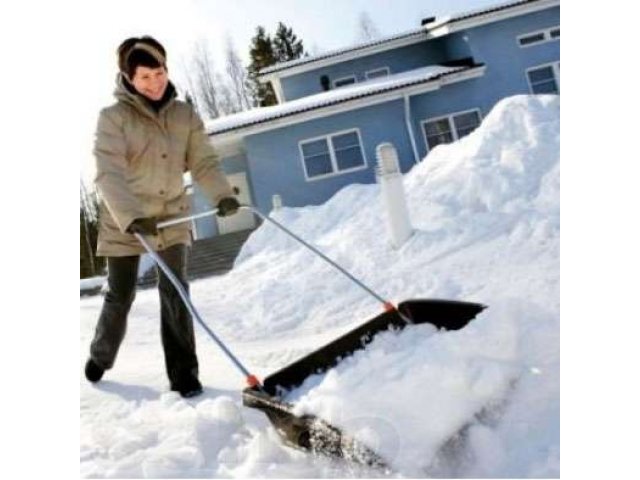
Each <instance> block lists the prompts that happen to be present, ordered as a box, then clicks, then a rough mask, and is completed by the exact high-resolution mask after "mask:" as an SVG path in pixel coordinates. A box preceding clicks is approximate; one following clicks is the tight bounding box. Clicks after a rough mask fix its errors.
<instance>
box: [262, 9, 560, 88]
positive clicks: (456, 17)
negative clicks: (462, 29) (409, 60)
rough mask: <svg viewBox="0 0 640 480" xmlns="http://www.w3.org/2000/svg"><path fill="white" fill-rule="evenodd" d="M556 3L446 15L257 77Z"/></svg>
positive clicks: (286, 64) (277, 67) (274, 67)
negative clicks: (454, 26)
mask: <svg viewBox="0 0 640 480" xmlns="http://www.w3.org/2000/svg"><path fill="white" fill-rule="evenodd" d="M559 3H560V2H559V0H517V1H510V2H506V3H499V4H495V5H493V6H489V7H485V8H481V9H476V10H468V11H466V12H462V13H457V14H453V15H448V16H445V17H442V18H439V19H438V18H436V19H435V20H434V21H432V22H430V23H427V24H426V25H424V26H423V27H420V28H418V29H415V30H410V31H407V32H404V33H400V34H396V35H393V36H390V37H384V38H381V39H378V40H376V41H373V42H367V43H362V44H358V45H353V46H350V47H347V48H341V49H338V50H332V51H329V52H326V53H323V54H320V55H316V56H313V57H304V58H299V59H297V60H291V61H289V62H282V63H278V64H275V65H272V66H270V67H267V68H265V69H263V70H262V71H261V72H260V74H259V75H258V76H259V77H265V76H270V77H271V76H273V74H274V73H277V72H284V71H286V70H289V69H292V68H294V67H300V66H302V65H307V64H312V63H316V62H320V61H323V60H327V59H331V58H334V57H335V58H336V60H338V57H342V56H344V55H348V54H352V53H355V52H358V51H361V50H367V49H369V50H370V49H371V48H375V47H382V46H385V45H386V44H389V43H394V42H398V41H408V40H411V39H415V40H416V41H420V40H424V39H426V38H429V37H430V33H432V32H433V31H435V30H436V29H438V30H440V29H441V28H442V27H451V26H453V25H455V24H456V23H461V22H465V21H468V20H470V19H477V20H479V21H481V22H482V21H487V22H489V21H491V20H492V16H491V15H492V14H495V13H499V12H503V11H506V10H511V9H513V10H520V9H522V7H530V6H535V5H536V4H540V5H541V6H544V7H545V8H546V7H547V6H550V5H553V4H559ZM547 4H549V5H547ZM482 17H485V18H484V19H483V18H482ZM436 36H437V35H436Z"/></svg>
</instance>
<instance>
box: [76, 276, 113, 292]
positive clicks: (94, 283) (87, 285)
mask: <svg viewBox="0 0 640 480" xmlns="http://www.w3.org/2000/svg"><path fill="white" fill-rule="evenodd" d="M106 281H107V277H104V276H101V277H90V278H81V279H80V291H83V290H91V289H94V288H99V287H102V285H104V283H105V282H106Z"/></svg>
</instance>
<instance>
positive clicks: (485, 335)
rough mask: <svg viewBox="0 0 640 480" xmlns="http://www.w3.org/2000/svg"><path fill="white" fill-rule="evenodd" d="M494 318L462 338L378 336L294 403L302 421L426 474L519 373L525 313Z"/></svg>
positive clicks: (484, 318) (417, 330)
mask: <svg viewBox="0 0 640 480" xmlns="http://www.w3.org/2000/svg"><path fill="white" fill-rule="evenodd" d="M492 310H493V312H492V313H491V314H488V313H483V314H481V315H480V316H479V317H478V319H477V320H476V321H474V322H472V323H471V324H470V325H469V326H468V327H466V328H465V329H463V330H460V331H454V332H446V333H434V330H435V328H434V327H433V326H428V325H419V326H415V327H410V328H407V329H406V330H405V331H404V332H402V333H400V334H398V333H394V332H386V333H384V334H380V335H379V336H377V337H376V339H375V340H374V341H373V343H372V344H371V346H370V347H368V348H367V349H366V350H365V351H360V352H358V353H356V354H355V355H353V356H352V357H350V358H348V359H347V360H345V361H344V362H343V363H341V364H340V365H339V366H338V367H337V368H335V369H333V370H331V371H330V372H328V373H327V374H326V376H324V378H322V380H320V379H319V378H317V377H318V376H314V377H311V378H309V379H308V380H307V381H306V382H305V384H303V385H302V387H301V388H300V389H298V390H297V391H295V392H294V393H293V394H292V395H291V396H290V397H289V398H288V400H290V401H294V402H296V413H298V414H303V413H313V414H315V415H318V416H319V417H321V418H323V419H326V420H327V421H329V422H330V423H332V424H334V425H336V426H340V427H342V428H343V429H344V431H346V432H349V433H350V434H351V435H354V436H355V437H356V438H357V439H358V440H360V441H361V442H362V443H364V444H365V445H367V446H368V447H370V448H372V449H373V450H374V451H376V452H377V453H378V454H380V455H381V456H382V457H383V458H384V459H385V460H386V461H387V462H388V463H391V465H392V466H393V467H394V469H395V470H398V471H401V472H403V473H405V474H410V475H418V476H419V475H421V474H424V472H425V471H426V469H428V468H429V467H430V466H431V464H432V462H433V460H434V458H435V456H436V454H437V453H438V451H439V449H440V448H441V447H442V446H443V445H444V444H445V443H446V442H447V441H448V440H449V439H450V438H451V437H452V436H454V435H455V434H456V433H457V432H458V431H459V430H461V429H462V428H463V427H465V426H466V425H467V424H468V423H469V422H471V421H472V420H473V419H474V416H476V415H479V414H481V413H483V411H484V410H487V409H490V408H492V407H497V406H499V405H500V404H501V402H502V401H503V400H504V398H505V397H506V395H507V393H508V390H509V388H511V387H512V386H513V382H514V381H515V379H516V378H517V375H518V374H519V373H520V371H521V366H520V365H519V362H518V351H517V350H518V349H517V335H516V325H515V322H516V318H517V316H518V315H520V314H521V313H520V312H519V311H518V309H517V308H515V307H513V306H512V307H510V308H502V309H501V310H502V311H500V312H496V311H495V307H492ZM514 317H516V318H514ZM429 330H431V331H429ZM307 390H308V391H307ZM399 398H401V399H402V400H401V401H400V402H399V401H398V399H399ZM381 425H384V426H385V428H386V430H389V431H390V432H387V431H385V430H381ZM354 427H355V428H354ZM383 433H384V440H383V438H381V436H382V434H383ZM390 433H391V434H390Z"/></svg>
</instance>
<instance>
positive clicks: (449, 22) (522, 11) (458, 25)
mask: <svg viewBox="0 0 640 480" xmlns="http://www.w3.org/2000/svg"><path fill="white" fill-rule="evenodd" d="M505 5H508V4H505ZM558 5H560V0H540V1H538V2H535V3H526V4H522V5H514V6H513V7H511V8H509V9H505V10H499V11H497V12H488V13H486V14H480V15H478V16H474V17H472V18H467V19H460V17H464V16H466V15H473V14H474V12H467V13H462V14H459V15H455V16H450V17H445V18H442V19H439V20H436V21H434V22H431V23H428V24H426V25H425V28H426V29H427V30H428V32H429V34H428V36H429V38H437V37H441V36H443V35H448V34H450V33H454V32H457V31H459V30H465V29H468V28H473V27H477V26H479V25H484V24H487V23H493V22H499V21H500V20H506V19H508V18H512V17H518V16H521V15H526V14H528V13H534V12H537V11H540V10H546V9H547V8H551V7H556V6H558ZM491 8H500V4H498V5H495V6H493V7H491V6H489V7H485V8H482V9H480V10H477V12H483V11H485V10H490V9H491Z"/></svg>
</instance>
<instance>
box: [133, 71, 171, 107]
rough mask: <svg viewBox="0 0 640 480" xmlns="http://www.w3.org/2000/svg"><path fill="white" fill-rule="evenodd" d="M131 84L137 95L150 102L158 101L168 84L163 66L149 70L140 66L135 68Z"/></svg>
mask: <svg viewBox="0 0 640 480" xmlns="http://www.w3.org/2000/svg"><path fill="white" fill-rule="evenodd" d="M131 83H132V84H133V86H134V88H135V89H136V90H137V91H138V93H140V94H142V95H144V96H145V97H147V98H149V99H150V100H160V99H161V98H162V96H163V95H164V92H165V90H166V89H167V85H168V84H169V76H168V75H167V69H166V68H165V67H164V66H163V67H158V68H150V67H143V66H142V65H140V66H138V67H136V71H135V73H134V74H133V78H132V79H131Z"/></svg>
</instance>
